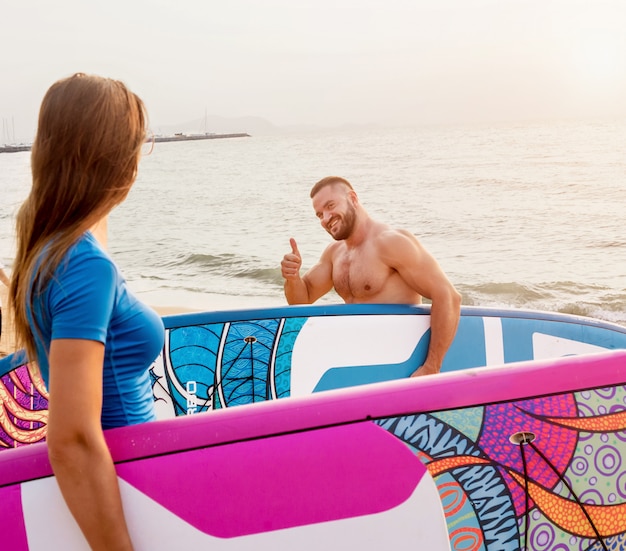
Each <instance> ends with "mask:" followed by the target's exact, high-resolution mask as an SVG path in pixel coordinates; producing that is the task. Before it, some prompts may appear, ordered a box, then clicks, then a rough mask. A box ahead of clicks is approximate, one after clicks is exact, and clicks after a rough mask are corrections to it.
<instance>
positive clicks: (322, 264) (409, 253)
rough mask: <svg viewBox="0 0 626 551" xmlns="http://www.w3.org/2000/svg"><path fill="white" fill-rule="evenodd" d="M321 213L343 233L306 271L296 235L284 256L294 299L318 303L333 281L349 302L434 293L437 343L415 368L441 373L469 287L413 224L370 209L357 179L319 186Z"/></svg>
mask: <svg viewBox="0 0 626 551" xmlns="http://www.w3.org/2000/svg"><path fill="white" fill-rule="evenodd" d="M311 199H312V201H313V208H314V209H315V215H316V216H317V217H318V218H319V220H320V223H321V225H322V227H323V228H324V229H325V230H326V231H327V232H328V233H329V234H330V235H331V236H332V237H333V239H334V240H335V241H334V242H332V243H331V244H330V245H328V247H326V249H325V250H324V252H323V253H322V256H321V258H320V259H319V261H318V262H317V264H315V265H314V266H313V267H312V268H311V269H310V270H308V271H307V272H306V273H305V274H304V275H303V276H300V267H301V265H302V256H301V255H300V251H299V250H298V246H297V244H296V241H295V239H293V238H291V239H290V243H291V252H290V253H287V254H286V255H285V256H284V258H283V260H282V262H281V270H282V276H283V278H284V279H285V286H284V288H285V297H286V298H287V302H288V303H289V304H311V303H313V302H315V301H316V300H317V299H319V298H320V297H321V296H323V295H325V294H326V293H328V292H329V291H330V290H331V289H332V288H333V287H334V288H335V291H336V292H337V294H339V296H340V297H341V298H342V299H343V300H344V301H345V302H346V303H396V304H420V303H421V302H422V296H424V297H426V298H428V299H430V300H431V302H432V305H431V312H430V315H431V337H430V347H429V350H428V354H427V356H426V360H425V362H424V364H423V365H422V366H421V367H420V368H419V369H417V370H416V371H415V372H414V373H413V374H412V375H411V376H412V377H415V376H419V375H428V374H431V373H438V372H439V370H440V369H441V364H442V362H443V358H444V356H445V354H446V352H447V350H448V348H449V347H450V344H451V343H452V340H453V339H454V335H455V333H456V329H457V325H458V322H459V316H460V308H461V295H460V294H459V293H458V292H457V291H456V289H455V288H454V287H453V285H452V284H451V283H450V281H449V280H448V278H447V276H446V275H445V273H444V272H443V270H442V269H441V268H440V266H439V264H438V263H437V261H436V260H435V259H434V258H433V257H432V256H431V255H430V253H429V252H428V251H427V250H426V249H425V248H424V247H423V246H422V245H421V244H420V242H419V241H418V240H417V238H416V237H415V236H414V235H413V234H412V233H410V232H408V231H406V230H396V229H393V228H391V227H389V226H388V225H386V224H383V223H381V222H377V221H376V220H374V219H373V218H371V217H370V216H369V214H368V213H367V211H366V210H365V208H364V207H363V206H362V205H361V203H360V202H359V198H358V196H357V194H356V192H355V191H354V189H353V187H352V185H351V184H350V183H349V182H348V181H347V180H345V179H344V178H339V177H338V176H329V177H327V178H324V179H322V180H320V181H319V182H317V183H316V184H315V185H314V186H313V188H312V189H311Z"/></svg>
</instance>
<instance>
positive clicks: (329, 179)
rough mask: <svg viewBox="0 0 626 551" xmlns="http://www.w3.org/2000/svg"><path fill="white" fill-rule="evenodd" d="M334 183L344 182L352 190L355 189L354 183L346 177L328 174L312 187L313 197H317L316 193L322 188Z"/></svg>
mask: <svg viewBox="0 0 626 551" xmlns="http://www.w3.org/2000/svg"><path fill="white" fill-rule="evenodd" d="M334 184H343V185H345V186H348V187H349V188H350V189H351V190H354V188H353V187H352V184H351V183H350V182H348V180H346V179H345V178H341V177H340V176H326V178H322V179H321V180H320V181H319V182H317V183H316V184H315V185H314V186H313V187H312V188H311V195H310V197H311V199H313V197H315V195H316V194H317V193H318V192H319V191H320V190H321V189H322V188H325V187H326V186H332V185H334Z"/></svg>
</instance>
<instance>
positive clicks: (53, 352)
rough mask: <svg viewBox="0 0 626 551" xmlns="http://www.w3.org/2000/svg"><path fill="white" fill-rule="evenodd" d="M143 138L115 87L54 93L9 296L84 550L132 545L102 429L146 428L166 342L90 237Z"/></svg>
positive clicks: (99, 82)
mask: <svg viewBox="0 0 626 551" xmlns="http://www.w3.org/2000/svg"><path fill="white" fill-rule="evenodd" d="M145 137H146V115H145V109H144V106H143V103H142V102H141V100H140V99H139V98H138V97H137V96H136V95H135V94H133V93H132V92H130V91H129V90H128V89H127V88H126V87H125V86H124V84H122V83H121V82H118V81H114V80H110V79H106V78H101V77H97V76H88V75H84V74H76V75H74V76H72V77H69V78H67V79H64V80H60V81H59V82H56V83H55V84H53V85H52V87H51V88H50V89H49V90H48V92H47V93H46V95H45V97H44V99H43V103H42V105H41V110H40V113H39V123H38V129H37V135H36V137H35V142H34V143H33V148H32V153H31V166H32V175H33V180H32V189H31V192H30V194H29V196H28V197H27V199H26V201H25V202H24V204H23V205H22V207H21V208H20V211H19V213H18V215H17V239H18V243H17V256H16V261H15V264H14V266H13V278H12V281H11V288H10V297H11V301H10V302H11V304H12V307H13V309H14V319H15V329H16V333H17V338H18V340H19V344H21V345H22V346H24V347H25V348H26V350H27V352H28V355H29V357H30V358H37V362H38V365H39V369H40V371H41V374H42V376H43V379H44V381H45V382H46V385H47V387H48V391H49V418H48V433H47V441H48V454H49V458H50V463H51V465H52V468H53V470H54V473H55V475H56V478H57V481H58V484H59V487H60V489H61V492H62V493H63V497H64V498H65V501H66V503H67V505H68V508H69V509H70V511H71V513H72V514H73V515H74V518H75V519H76V521H77V523H78V525H79V526H80V528H81V530H82V532H83V534H84V535H85V537H86V539H87V541H88V542H89V545H90V546H91V547H92V549H102V550H105V549H106V550H107V551H112V550H127V549H132V543H131V540H130V536H129V533H128V529H127V526H126V522H125V520H124V513H123V510H122V503H121V499H120V491H119V487H118V483H117V476H116V473H115V469H114V466H113V461H112V459H111V455H110V453H109V450H108V448H107V446H106V442H105V440H104V436H103V429H106V428H110V427H118V426H124V425H129V424H135V423H142V422H146V421H150V420H152V419H154V409H153V398H152V389H151V383H150V375H149V371H148V369H149V366H150V364H151V363H152V361H153V360H154V358H155V357H156V356H157V355H158V353H159V351H160V350H161V348H162V346H163V336H164V331H163V324H162V321H161V318H160V317H159V316H158V315H157V314H156V313H155V312H154V311H152V310H151V309H149V308H148V307H146V306H144V305H143V304H141V303H140V302H139V301H137V299H136V298H135V297H134V296H133V295H132V294H131V293H130V292H129V291H128V289H127V287H126V283H125V281H124V279H123V278H122V276H121V275H120V273H119V271H118V269H117V267H116V266H115V264H114V263H113V261H112V260H111V259H110V258H109V256H108V255H107V254H106V252H105V251H104V249H103V248H102V247H101V245H100V244H99V243H98V240H96V238H95V237H94V235H93V233H92V232H91V231H90V228H97V229H98V232H99V233H102V232H103V231H105V230H104V228H106V217H107V215H108V214H109V212H110V211H111V210H112V209H113V208H114V207H115V206H117V205H119V204H120V203H121V202H122V201H123V200H124V199H125V198H126V195H127V194H128V191H129V190H130V188H131V186H132V184H133V182H134V180H135V176H136V174H137V165H138V162H139V157H140V152H141V148H142V145H143V144H144V142H145Z"/></svg>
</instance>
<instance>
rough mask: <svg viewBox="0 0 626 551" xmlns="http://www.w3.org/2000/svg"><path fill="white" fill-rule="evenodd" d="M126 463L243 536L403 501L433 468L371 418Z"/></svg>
mask: <svg viewBox="0 0 626 551" xmlns="http://www.w3.org/2000/svg"><path fill="white" fill-rule="evenodd" d="M117 472H118V475H119V476H120V477H122V478H123V479H124V480H126V481H127V482H129V483H130V484H132V485H133V486H134V487H135V488H137V489H138V490H140V491H141V492H143V493H144V494H146V495H147V496H149V497H151V498H152V499H153V500H155V501H156V502H158V503H159V504H160V505H162V506H164V507H165V508H167V509H168V510H169V511H171V512H172V513H173V514H175V515H177V516H178V517H180V518H182V519H183V520H185V521H186V522H188V523H189V524H191V525H192V526H194V527H196V528H197V529H199V530H201V531H202V532H205V533H207V534H210V535H212V536H217V537H222V538H233V537H238V536H243V535H249V534H257V533H261V532H270V531H273V530H280V529H284V528H292V527H295V526H304V525H307V524H316V523H321V522H327V521H332V520H339V519H345V518H352V517H358V516H363V515H369V514H375V513H380V512H383V511H387V510H390V509H393V508H395V507H397V506H399V505H401V504H402V503H404V502H405V501H406V500H407V499H408V498H409V497H410V496H411V495H412V494H413V492H414V491H415V488H416V487H417V485H418V484H419V482H420V480H421V479H422V477H423V476H424V473H425V472H426V469H425V467H424V466H423V464H422V463H421V462H420V461H419V459H417V457H416V456H415V455H414V454H413V453H412V452H411V451H410V450H409V448H408V447H407V446H406V445H405V444H403V443H402V442H401V441H400V440H398V439H397V438H395V437H394V436H392V435H390V434H389V433H388V432H387V431H385V430H384V429H382V428H381V427H379V426H378V425H376V424H374V423H372V422H368V421H366V422H362V423H357V424H351V425H345V426H339V427H331V428H326V429H320V430H316V431H306V432H299V433H293V434H286V435H282V436H276V437H272V438H262V439H258V440H251V441H246V442H239V443H236V444H231V445H229V446H216V447H213V448H205V449H200V450H194V451H189V452H183V453H178V454H172V455H166V456H161V457H155V458H150V459H146V460H141V461H134V462H131V463H124V464H122V465H118V467H117Z"/></svg>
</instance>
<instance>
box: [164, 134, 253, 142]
mask: <svg viewBox="0 0 626 551" xmlns="http://www.w3.org/2000/svg"><path fill="white" fill-rule="evenodd" d="M249 137H250V134H246V133H245V132H236V133H233V134H211V133H207V134H174V135H172V136H155V137H154V142H155V143H158V142H187V141H192V140H219V139H222V138H249Z"/></svg>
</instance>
